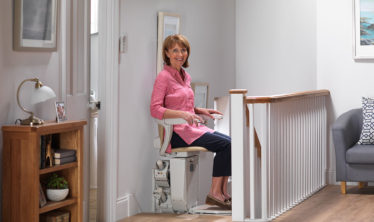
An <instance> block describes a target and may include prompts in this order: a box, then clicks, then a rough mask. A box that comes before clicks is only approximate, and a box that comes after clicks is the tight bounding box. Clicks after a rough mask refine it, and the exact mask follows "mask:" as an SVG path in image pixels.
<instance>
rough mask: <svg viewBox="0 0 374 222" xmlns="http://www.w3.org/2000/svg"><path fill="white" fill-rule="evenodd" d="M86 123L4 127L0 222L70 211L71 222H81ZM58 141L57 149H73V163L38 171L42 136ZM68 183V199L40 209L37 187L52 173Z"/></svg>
mask: <svg viewBox="0 0 374 222" xmlns="http://www.w3.org/2000/svg"><path fill="white" fill-rule="evenodd" d="M85 124H86V121H67V122H62V123H45V124H43V125H40V126H33V127H31V126H20V125H11V126H3V128H2V130H3V158H2V160H3V161H2V162H3V163H2V167H3V169H2V170H3V171H2V173H3V175H2V194H3V200H2V210H3V211H2V221H7V222H10V221H14V222H20V221H39V216H40V215H41V214H43V213H46V212H49V211H52V210H55V209H63V210H68V211H70V221H71V222H77V221H82V220H83V205H82V204H83V135H84V134H83V127H84V125H85ZM43 135H53V138H57V146H60V147H57V148H69V149H75V150H76V159H77V161H76V162H73V163H68V164H64V165H58V166H52V167H47V168H44V169H40V159H41V158H40V157H41V153H40V150H41V149H40V147H41V136H43ZM54 172H57V173H58V174H60V175H63V176H64V177H65V178H66V179H67V181H68V183H69V195H68V197H67V198H66V199H65V200H63V201H59V202H50V201H48V202H47V204H46V205H45V206H43V207H39V185H40V181H42V180H44V179H45V178H47V177H48V176H50V175H51V174H52V173H54Z"/></svg>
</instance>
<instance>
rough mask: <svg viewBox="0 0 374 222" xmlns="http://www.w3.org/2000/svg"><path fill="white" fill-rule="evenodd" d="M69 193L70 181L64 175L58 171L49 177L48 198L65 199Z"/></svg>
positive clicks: (52, 199) (53, 199) (54, 199)
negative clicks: (60, 174)
mask: <svg viewBox="0 0 374 222" xmlns="http://www.w3.org/2000/svg"><path fill="white" fill-rule="evenodd" d="M68 194H69V186H68V182H67V181H66V180H65V178H64V177H62V176H59V175H57V174H56V173H54V174H52V176H51V177H50V178H49V179H48V182H47V198H48V199H49V200H51V201H61V200H64V199H65V198H66V197H67V195H68Z"/></svg>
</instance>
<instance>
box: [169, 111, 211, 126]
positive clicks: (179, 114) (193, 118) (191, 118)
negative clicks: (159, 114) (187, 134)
mask: <svg viewBox="0 0 374 222" xmlns="http://www.w3.org/2000/svg"><path fill="white" fill-rule="evenodd" d="M163 118H164V119H171V118H182V119H184V120H186V121H187V123H188V124H189V125H192V124H194V123H196V124H197V120H198V121H200V122H204V120H203V119H202V118H201V117H200V116H198V115H196V114H194V113H190V112H186V111H182V110H172V109H166V110H165V112H164V116H163Z"/></svg>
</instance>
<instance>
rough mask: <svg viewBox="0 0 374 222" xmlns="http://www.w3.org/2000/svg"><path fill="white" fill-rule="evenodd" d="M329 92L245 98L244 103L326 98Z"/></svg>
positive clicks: (312, 91) (314, 91)
mask: <svg viewBox="0 0 374 222" xmlns="http://www.w3.org/2000/svg"><path fill="white" fill-rule="evenodd" d="M328 95H330V91H329V90H327V89H321V90H311V91H304V92H297V93H290V94H280V95H274V96H247V97H245V99H244V103H277V102H284V101H288V100H295V99H302V98H308V97H318V96H328Z"/></svg>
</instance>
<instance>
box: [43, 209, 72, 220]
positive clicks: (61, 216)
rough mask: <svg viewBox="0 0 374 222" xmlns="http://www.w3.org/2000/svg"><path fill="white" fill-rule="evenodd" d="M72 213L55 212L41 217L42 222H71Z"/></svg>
mask: <svg viewBox="0 0 374 222" xmlns="http://www.w3.org/2000/svg"><path fill="white" fill-rule="evenodd" d="M69 221H70V212H69V211H65V210H54V211H51V212H48V213H45V214H41V215H40V222H69Z"/></svg>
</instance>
